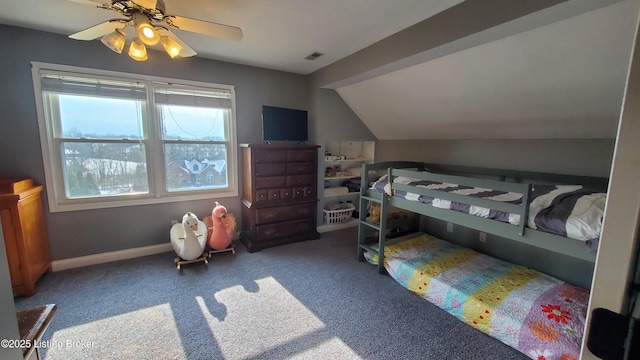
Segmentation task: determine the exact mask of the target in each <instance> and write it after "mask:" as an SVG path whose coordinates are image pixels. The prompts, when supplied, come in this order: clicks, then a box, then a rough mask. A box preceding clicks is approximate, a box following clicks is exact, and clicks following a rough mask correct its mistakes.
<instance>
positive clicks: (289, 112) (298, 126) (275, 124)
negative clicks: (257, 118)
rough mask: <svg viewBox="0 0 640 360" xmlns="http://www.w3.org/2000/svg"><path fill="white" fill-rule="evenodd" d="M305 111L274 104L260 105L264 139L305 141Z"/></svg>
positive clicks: (306, 137)
mask: <svg viewBox="0 0 640 360" xmlns="http://www.w3.org/2000/svg"><path fill="white" fill-rule="evenodd" d="M308 137H309V135H308V133H307V112H306V111H305V110H296V109H286V108H281V107H275V106H267V105H263V106H262V139H263V140H264V141H267V142H269V141H298V142H302V141H307V140H309V138H308Z"/></svg>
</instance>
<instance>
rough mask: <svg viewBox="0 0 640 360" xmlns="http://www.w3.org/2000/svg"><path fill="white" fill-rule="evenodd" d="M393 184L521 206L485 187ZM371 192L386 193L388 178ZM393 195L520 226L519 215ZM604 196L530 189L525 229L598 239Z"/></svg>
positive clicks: (565, 188)
mask: <svg viewBox="0 0 640 360" xmlns="http://www.w3.org/2000/svg"><path fill="white" fill-rule="evenodd" d="M393 183H394V184H403V185H410V186H416V187H423V188H426V189H431V190H438V191H443V192H449V193H454V194H458V195H464V196H470V197H476V198H482V199H487V200H493V201H500V202H508V203H513V204H521V203H522V194H520V193H515V192H506V191H499V190H493V189H487V188H480V187H472V186H466V185H457V184H452V183H443V182H438V181H430V180H419V179H412V178H408V177H403V176H398V177H395V178H394V180H393ZM370 190H371V191H375V192H380V193H383V192H386V193H389V189H388V176H387V175H383V176H382V177H380V178H379V179H378V180H376V181H375V182H374V183H373V185H372V186H371V187H370ZM393 195H394V196H398V197H400V198H403V199H406V200H410V201H417V202H421V203H423V204H427V205H431V206H433V207H437V208H440V209H448V210H453V211H458V212H463V213H466V214H470V215H475V216H480V217H483V218H487V219H492V220H496V221H501V222H505V223H510V224H513V225H518V224H520V215H518V214H511V213H506V212H503V211H499V210H493V209H488V208H485V207H480V206H474V205H469V204H464V203H459V202H454V201H450V200H444V199H439V198H436V197H431V196H427V195H420V194H416V193H411V192H406V191H402V190H395V189H394V193H393ZM605 201H606V193H603V192H600V191H597V190H594V189H589V188H585V187H583V186H581V185H541V184H535V185H533V186H532V192H531V201H530V205H529V217H528V221H527V226H528V227H529V228H531V229H535V230H539V231H543V232H546V233H550V234H555V235H559V236H564V237H569V238H572V239H576V240H582V241H589V240H598V239H599V237H600V231H601V229H602V219H603V217H604V205H605Z"/></svg>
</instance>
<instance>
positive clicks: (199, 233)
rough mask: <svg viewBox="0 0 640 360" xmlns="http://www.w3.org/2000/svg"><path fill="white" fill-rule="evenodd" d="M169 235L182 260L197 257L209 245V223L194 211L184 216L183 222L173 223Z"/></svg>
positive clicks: (174, 249)
mask: <svg viewBox="0 0 640 360" xmlns="http://www.w3.org/2000/svg"><path fill="white" fill-rule="evenodd" d="M169 235H170V237H171V246H172V247H173V251H175V252H176V254H177V255H178V256H179V257H180V258H181V259H182V260H194V259H197V258H198V257H200V255H202V253H203V252H204V247H205V246H206V245H207V236H206V235H207V225H205V223H204V222H202V221H200V220H199V219H198V217H197V216H196V215H195V214H194V213H192V212H188V213H186V214H185V215H184V216H183V217H182V223H176V224H173V226H172V227H171V231H170V233H169Z"/></svg>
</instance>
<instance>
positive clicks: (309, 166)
mask: <svg viewBox="0 0 640 360" xmlns="http://www.w3.org/2000/svg"><path fill="white" fill-rule="evenodd" d="M315 171H316V167H315V165H314V163H311V162H306V163H288V164H287V174H289V175H299V174H315Z"/></svg>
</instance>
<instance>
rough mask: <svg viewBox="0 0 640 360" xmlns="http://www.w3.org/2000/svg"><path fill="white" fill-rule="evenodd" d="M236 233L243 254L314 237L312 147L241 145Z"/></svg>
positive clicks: (314, 165) (314, 149) (314, 148)
mask: <svg viewBox="0 0 640 360" xmlns="http://www.w3.org/2000/svg"><path fill="white" fill-rule="evenodd" d="M240 148H241V154H242V155H241V156H242V169H243V175H242V189H243V192H244V195H243V199H242V235H241V236H240V240H241V241H242V243H244V244H245V245H246V247H247V249H248V250H249V252H254V251H258V250H261V249H264V248H267V247H271V246H276V245H281V244H287V243H290V242H295V241H303V240H311V239H318V238H320V234H319V233H318V232H317V231H316V214H317V203H318V196H317V182H318V180H317V173H318V148H319V146H316V145H276V144H242V145H240Z"/></svg>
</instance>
